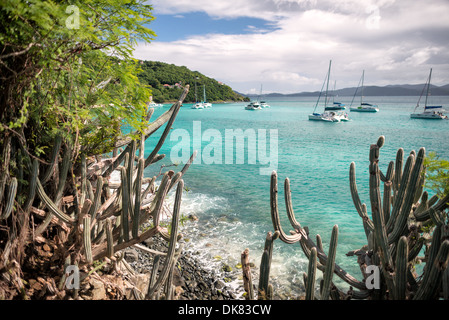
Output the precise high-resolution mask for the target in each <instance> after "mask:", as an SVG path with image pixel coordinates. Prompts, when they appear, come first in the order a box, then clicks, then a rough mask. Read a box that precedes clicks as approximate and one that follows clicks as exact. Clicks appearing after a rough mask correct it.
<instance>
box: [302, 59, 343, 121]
mask: <svg viewBox="0 0 449 320" xmlns="http://www.w3.org/2000/svg"><path fill="white" fill-rule="evenodd" d="M331 65H332V60H330V61H329V70H328V72H327V76H326V78H325V79H324V83H323V86H322V87H321V91H320V95H319V96H318V100H317V102H316V104H315V109H314V110H313V113H312V114H309V120H318V121H326V122H340V121H348V120H349V118H348V115H347V114H346V113H345V112H335V111H329V110H326V108H327V103H328V91H329V76H330V73H331ZM325 83H326V91H325V98H324V112H323V113H317V112H316V109H317V107H318V104H319V102H320V98H321V94H322V93H323V88H324V84H325Z"/></svg>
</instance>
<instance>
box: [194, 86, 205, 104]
mask: <svg viewBox="0 0 449 320" xmlns="http://www.w3.org/2000/svg"><path fill="white" fill-rule="evenodd" d="M192 109H204V105H203V103H202V102H199V101H198V97H197V90H196V81H195V103H194V104H193V105H192Z"/></svg>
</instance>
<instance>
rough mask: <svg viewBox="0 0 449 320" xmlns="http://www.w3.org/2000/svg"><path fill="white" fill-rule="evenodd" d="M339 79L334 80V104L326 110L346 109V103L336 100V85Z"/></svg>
mask: <svg viewBox="0 0 449 320" xmlns="http://www.w3.org/2000/svg"><path fill="white" fill-rule="evenodd" d="M336 84H337V81H335V82H334V91H333V92H334V94H333V98H332V105H328V106H327V107H326V108H325V109H324V110H345V109H346V106H345V104H344V103H341V102H337V101H335V87H336Z"/></svg>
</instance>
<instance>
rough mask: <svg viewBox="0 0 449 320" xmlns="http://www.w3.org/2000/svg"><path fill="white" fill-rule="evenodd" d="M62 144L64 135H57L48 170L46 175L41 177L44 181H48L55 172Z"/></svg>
mask: <svg viewBox="0 0 449 320" xmlns="http://www.w3.org/2000/svg"><path fill="white" fill-rule="evenodd" d="M61 144H62V137H61V136H59V135H58V136H56V137H55V144H54V146H53V149H52V152H51V157H50V166H49V167H48V168H47V171H45V174H44V176H43V177H42V179H41V182H42V183H45V182H47V181H48V179H50V177H51V174H52V173H53V170H54V168H55V165H56V164H57V162H58V161H57V157H58V154H59V149H61Z"/></svg>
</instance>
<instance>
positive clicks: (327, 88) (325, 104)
mask: <svg viewBox="0 0 449 320" xmlns="http://www.w3.org/2000/svg"><path fill="white" fill-rule="evenodd" d="M331 64H332V60H330V61H329V70H328V71H327V84H326V96H325V98H324V99H325V100H324V109H326V107H327V94H328V90H329V77H330V74H331Z"/></svg>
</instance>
